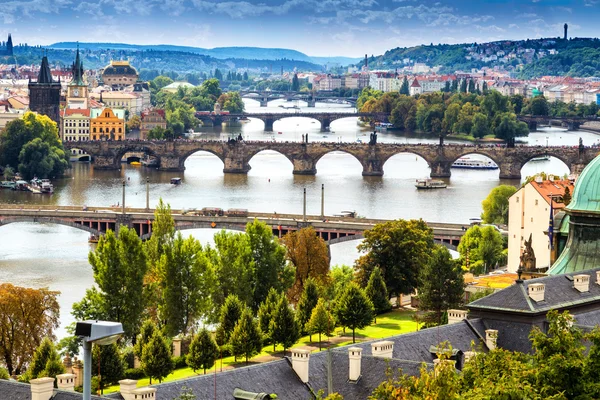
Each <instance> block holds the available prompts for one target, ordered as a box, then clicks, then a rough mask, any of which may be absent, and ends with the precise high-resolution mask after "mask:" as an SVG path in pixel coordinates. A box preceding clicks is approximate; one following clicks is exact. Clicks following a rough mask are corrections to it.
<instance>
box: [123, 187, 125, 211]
mask: <svg viewBox="0 0 600 400" xmlns="http://www.w3.org/2000/svg"><path fill="white" fill-rule="evenodd" d="M123 214H125V179H123Z"/></svg>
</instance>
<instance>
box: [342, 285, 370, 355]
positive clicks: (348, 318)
mask: <svg viewBox="0 0 600 400" xmlns="http://www.w3.org/2000/svg"><path fill="white" fill-rule="evenodd" d="M334 312H335V316H336V319H337V321H338V322H339V324H340V325H342V326H345V327H347V328H350V329H352V343H355V342H356V329H362V328H364V327H365V326H367V325H369V324H371V322H373V318H374V316H375V312H374V309H373V303H371V300H369V298H368V297H367V295H366V294H365V292H364V290H362V289H361V288H360V287H359V286H358V285H357V284H356V283H354V282H352V283H350V284H349V285H348V287H347V288H346V290H345V291H344V292H343V293H342V295H341V296H340V298H339V299H337V300H336V302H335V310H334Z"/></svg>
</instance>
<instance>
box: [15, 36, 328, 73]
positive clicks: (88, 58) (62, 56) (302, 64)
mask: <svg viewBox="0 0 600 400" xmlns="http://www.w3.org/2000/svg"><path fill="white" fill-rule="evenodd" d="M126 46H128V45H124V47H123V48H119V49H117V48H113V49H108V48H106V47H102V46H101V45H100V44H99V46H97V47H96V46H91V47H87V46H83V45H81V44H80V50H81V56H82V59H83V63H84V67H85V68H86V69H87V68H89V69H98V68H103V67H105V66H106V65H108V64H109V62H110V60H129V61H130V62H131V64H132V65H133V66H134V67H135V68H137V69H138V70H140V71H141V70H151V71H157V72H158V73H162V72H176V73H199V72H206V73H210V72H211V71H214V70H215V68H219V69H220V70H221V71H224V72H226V71H230V70H235V69H238V68H244V69H249V70H251V71H254V72H270V71H273V72H277V71H279V70H280V69H281V68H283V69H284V71H292V70H293V69H294V68H297V69H298V70H301V71H315V72H321V71H323V69H324V67H323V66H322V65H320V64H315V63H312V62H310V61H303V60H292V59H287V58H281V59H245V58H224V59H221V58H216V57H212V56H209V55H204V54H199V53H192V52H183V51H174V50H167V49H163V50H154V49H143V51H142V49H138V48H135V47H134V48H130V47H126ZM76 47H77V44H76V43H75V46H74V47H68V46H64V47H57V48H54V47H50V48H47V52H48V59H49V61H50V63H51V64H52V65H60V66H63V67H69V66H70V65H71V64H72V63H73V61H74V59H75V48H76ZM41 53H42V51H41V48H40V47H39V46H35V47H33V46H17V47H15V57H16V59H17V62H18V64H20V65H24V64H25V65H31V64H38V63H39V62H40V59H41Z"/></svg>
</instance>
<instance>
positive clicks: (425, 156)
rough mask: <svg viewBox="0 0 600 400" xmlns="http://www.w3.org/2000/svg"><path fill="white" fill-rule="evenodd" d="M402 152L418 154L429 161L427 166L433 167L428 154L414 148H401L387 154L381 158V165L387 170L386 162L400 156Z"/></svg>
mask: <svg viewBox="0 0 600 400" xmlns="http://www.w3.org/2000/svg"><path fill="white" fill-rule="evenodd" d="M401 154H413V155H415V156H418V157H420V158H422V159H423V160H425V162H426V163H427V167H429V169H431V160H430V159H429V158H428V157H427V155H426V154H425V153H424V152H419V151H416V150H414V149H401V150H399V151H396V152H394V153H390V154H387V155H385V156H384V157H383V158H382V160H381V167H382V168H383V170H384V171H385V164H386V163H387V162H388V161H389V160H390V159H391V158H394V157H395V156H399V155H401Z"/></svg>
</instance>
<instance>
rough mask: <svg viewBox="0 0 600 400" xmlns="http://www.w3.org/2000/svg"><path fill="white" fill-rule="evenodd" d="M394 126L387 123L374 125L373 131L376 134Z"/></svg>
mask: <svg viewBox="0 0 600 400" xmlns="http://www.w3.org/2000/svg"><path fill="white" fill-rule="evenodd" d="M393 127H394V124H390V123H389V122H380V123H378V124H377V125H375V130H376V131H377V132H385V131H387V130H388V129H390V128H393Z"/></svg>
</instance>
